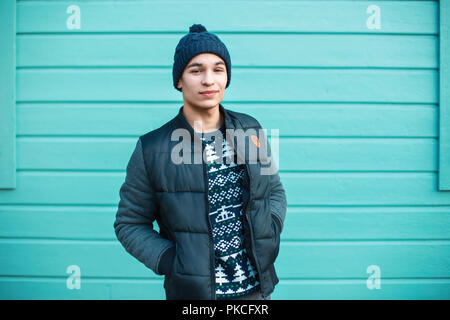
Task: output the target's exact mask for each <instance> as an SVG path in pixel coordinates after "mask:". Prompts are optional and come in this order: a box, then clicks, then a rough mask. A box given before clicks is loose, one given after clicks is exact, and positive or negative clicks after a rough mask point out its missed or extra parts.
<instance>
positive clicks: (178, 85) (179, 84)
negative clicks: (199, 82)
mask: <svg viewBox="0 0 450 320" xmlns="http://www.w3.org/2000/svg"><path fill="white" fill-rule="evenodd" d="M180 82H181V81H180V80H178V83H177V88H178V89H180V90H183V88H182V85H181V83H180Z"/></svg>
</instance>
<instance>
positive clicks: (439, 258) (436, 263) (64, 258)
mask: <svg viewBox="0 0 450 320" xmlns="http://www.w3.org/2000/svg"><path fill="white" fill-rule="evenodd" d="M449 249H450V241H448V240H447V241H444V240H443V241H438V240H436V241H423V240H420V241H295V242H282V243H281V246H280V253H279V256H278V258H277V260H276V262H275V266H276V268H277V273H278V275H279V276H280V277H281V278H287V277H288V278H314V279H316V278H333V279H341V278H358V279H366V278H367V277H368V275H367V273H366V269H367V267H369V266H371V265H377V266H378V267H379V268H380V270H381V276H382V277H384V278H448V277H450V267H449V265H450V250H449ZM0 252H2V255H1V256H0V265H1V275H2V276H45V277H47V276H66V270H67V267H68V266H70V265H77V266H79V267H80V270H81V273H82V275H84V276H85V277H101V278H112V277H123V278H127V277H131V278H135V277H139V278H141V277H142V278H148V279H158V278H162V277H161V276H158V275H156V274H155V273H154V272H153V271H152V270H150V269H148V268H147V267H146V266H145V265H144V264H142V263H141V262H139V261H138V260H136V259H135V258H134V257H132V256H131V255H130V254H128V253H127V252H126V251H125V249H124V248H123V247H122V246H121V244H120V243H119V242H118V241H77V240H70V241H69V240H46V239H44V240H36V239H30V240H28V239H26V240H24V239H0Z"/></svg>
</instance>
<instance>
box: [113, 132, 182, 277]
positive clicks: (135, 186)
mask: <svg viewBox="0 0 450 320" xmlns="http://www.w3.org/2000/svg"><path fill="white" fill-rule="evenodd" d="M119 194H120V201H119V207H118V210H117V213H116V220H115V222H114V230H115V233H116V236H117V239H118V240H119V241H120V242H121V244H122V245H123V247H124V248H125V249H126V251H127V252H128V253H130V254H131V255H132V256H133V257H135V258H136V259H137V260H139V261H140V262H142V263H143V264H145V265H146V266H147V267H148V268H150V269H151V270H153V271H154V272H155V273H156V274H158V275H161V274H162V273H161V272H160V271H159V268H158V267H159V261H160V259H161V256H162V254H163V253H164V252H165V251H166V250H167V249H170V248H171V247H173V246H174V243H172V241H170V240H167V239H165V238H162V237H161V236H160V234H159V233H158V232H157V231H155V230H154V229H153V222H154V221H155V219H156V214H157V210H158V204H157V202H156V196H155V192H154V191H153V189H152V187H151V184H150V181H149V175H148V174H147V171H146V166H145V163H144V156H143V151H142V142H141V139H140V138H139V140H138V142H137V144H136V147H135V149H134V151H133V154H132V155H131V159H130V161H129V162H128V165H127V169H126V177H125V182H124V183H123V184H122V186H121V188H120V192H119Z"/></svg>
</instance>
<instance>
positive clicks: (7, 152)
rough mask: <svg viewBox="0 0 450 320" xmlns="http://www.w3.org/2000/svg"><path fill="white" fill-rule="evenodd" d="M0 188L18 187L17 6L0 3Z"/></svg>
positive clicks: (10, 0)
mask: <svg viewBox="0 0 450 320" xmlns="http://www.w3.org/2000/svg"><path fill="white" fill-rule="evenodd" d="M0 47H1V48H2V49H1V50H0V189H11V188H15V187H16V105H15V103H16V101H15V99H16V3H15V1H14V0H5V1H1V2H0Z"/></svg>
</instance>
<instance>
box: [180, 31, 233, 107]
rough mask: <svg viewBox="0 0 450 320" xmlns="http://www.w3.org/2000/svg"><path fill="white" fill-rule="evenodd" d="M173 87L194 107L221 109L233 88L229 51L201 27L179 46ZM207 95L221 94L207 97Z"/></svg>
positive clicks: (184, 38)
mask: <svg viewBox="0 0 450 320" xmlns="http://www.w3.org/2000/svg"><path fill="white" fill-rule="evenodd" d="M172 75H173V85H174V87H175V88H176V89H177V90H179V91H182V92H183V98H184V99H185V100H188V102H191V103H193V104H194V105H198V104H200V105H205V106H207V105H209V106H213V105H217V104H218V103H220V101H222V99H223V96H224V94H225V88H227V87H228V85H229V84H230V79H231V59H230V55H229V53H228V50H227V48H226V47H225V45H224V44H223V42H222V41H220V39H219V38H218V37H217V36H216V35H215V34H213V33H209V32H207V31H206V28H205V27H203V26H202V25H200V24H194V25H192V26H191V27H190V28H189V33H188V34H187V35H185V36H184V37H183V38H181V40H180V42H179V43H178V45H177V47H176V50H175V55H174V63H173V70H172ZM205 91H217V93H216V94H214V95H211V96H207V95H205V94H202V92H205Z"/></svg>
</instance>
